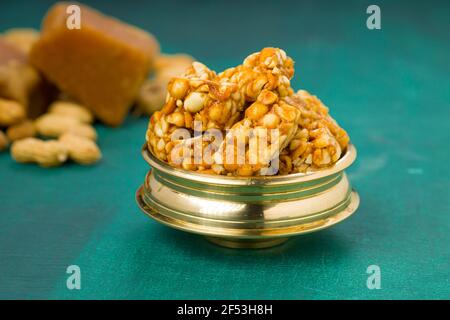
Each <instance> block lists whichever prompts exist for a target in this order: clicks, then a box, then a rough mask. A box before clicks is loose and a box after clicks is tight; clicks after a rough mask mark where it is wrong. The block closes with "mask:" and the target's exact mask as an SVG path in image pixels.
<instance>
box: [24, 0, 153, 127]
mask: <svg viewBox="0 0 450 320" xmlns="http://www.w3.org/2000/svg"><path fill="white" fill-rule="evenodd" d="M67 6H69V3H58V4H56V5H55V6H53V7H52V8H51V9H50V11H49V12H48V14H47V16H46V17H45V18H44V21H43V24H42V31H41V38H40V39H39V40H38V42H37V43H36V44H35V45H34V46H33V48H32V49H31V52H30V61H31V62H32V63H33V64H34V65H35V66H36V67H37V68H38V69H39V70H41V71H42V72H43V73H44V75H46V76H47V77H48V79H49V80H50V81H52V82H53V83H55V84H56V85H57V86H58V87H59V88H60V89H61V91H64V92H66V93H67V94H69V95H70V96H72V97H73V98H75V99H76V100H78V101H79V102H80V103H82V104H83V105H85V106H86V107H88V108H89V109H91V110H92V112H93V113H94V114H95V116H96V117H97V118H98V119H100V120H101V121H103V122H105V123H106V124H109V125H119V124H121V123H122V121H123V120H124V118H125V116H126V114H127V113H128V111H129V108H130V107H131V105H132V103H133V102H134V100H135V98H136V95H137V93H138V91H139V88H140V87H141V85H142V83H143V82H144V80H145V79H146V77H147V74H148V72H149V71H150V68H151V66H152V63H153V59H154V57H155V55H156V54H157V53H158V52H159V46H158V43H157V41H156V40H155V38H154V37H153V36H152V35H150V34H148V33H146V32H144V31H143V30H140V29H138V28H136V27H133V26H130V25H128V24H125V23H123V22H120V21H119V20H116V19H114V18H111V17H107V16H105V15H103V14H101V13H99V12H97V11H95V10H93V9H91V8H89V7H87V6H83V5H80V8H81V29H69V28H68V27H67V25H66V19H67V17H68V14H67V13H66V9H67Z"/></svg>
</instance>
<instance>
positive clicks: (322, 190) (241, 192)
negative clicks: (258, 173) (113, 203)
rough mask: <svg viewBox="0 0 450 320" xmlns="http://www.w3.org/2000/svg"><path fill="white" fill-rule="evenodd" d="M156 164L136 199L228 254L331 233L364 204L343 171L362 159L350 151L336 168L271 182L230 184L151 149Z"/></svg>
mask: <svg viewBox="0 0 450 320" xmlns="http://www.w3.org/2000/svg"><path fill="white" fill-rule="evenodd" d="M142 155H143V156H144V159H145V160H146V161H147V162H148V163H149V164H150V166H151V169H150V170H149V172H148V173H147V176H146V178H145V181H144V184H143V185H142V186H141V187H140V188H139V189H138V190H137V192H136V200H137V203H138V205H139V207H140V208H141V209H142V211H143V212H144V213H145V214H147V215H148V216H150V217H151V218H153V219H155V220H157V221H159V222H161V223H163V224H166V225H168V226H170V227H173V228H176V229H180V230H183V231H187V232H192V233H197V234H201V235H204V236H206V238H207V239H208V240H209V241H211V242H213V243H215V244H219V245H222V246H225V247H231V248H267V247H271V246H274V245H278V244H280V243H283V242H284V241H286V240H287V239H288V238H289V237H291V236H294V235H299V234H303V233H308V232H314V231H318V230H321V229H324V228H328V227H330V226H332V225H334V224H336V223H338V222H340V221H342V220H344V219H345V218H347V217H349V216H350V215H351V214H352V213H353V212H355V210H356V209H357V208H358V205H359V196H358V193H357V192H356V191H354V190H352V188H351V186H350V182H349V180H348V179H347V175H346V174H345V172H344V169H346V168H347V167H348V166H350V165H351V164H352V163H353V161H354V160H355V159H356V149H355V147H354V146H353V145H349V147H348V150H347V151H346V153H345V155H344V156H343V157H342V158H341V159H340V160H339V161H338V162H337V163H336V164H335V165H334V166H333V167H331V168H328V169H324V170H318V171H314V172H308V173H297V174H291V175H284V176H271V177H270V176H264V177H251V178H243V177H228V176H220V175H208V174H200V173H195V172H191V171H187V170H182V169H177V168H174V167H171V166H169V165H168V164H167V163H165V162H163V161H161V160H159V159H157V158H156V157H155V156H154V155H153V154H152V153H151V152H150V151H149V150H148V149H147V146H146V145H144V146H143V148H142Z"/></svg>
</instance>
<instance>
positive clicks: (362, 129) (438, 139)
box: [0, 1, 450, 299]
mask: <svg viewBox="0 0 450 320" xmlns="http://www.w3.org/2000/svg"><path fill="white" fill-rule="evenodd" d="M371 2H372V1H370V2H369V1H351V2H350V1H345V2H344V1H329V2H322V1H320V2H316V1H307V2H304V1H297V2H294V1H292V2H286V1H284V2H276V3H275V2H273V3H272V2H266V1H245V2H237V1H236V2H235V1H229V2H225V1H223V2H217V1H184V2H181V1H180V2H173V1H165V2H148V1H89V2H87V3H89V4H91V5H92V6H94V7H96V8H98V9H100V10H102V11H104V12H105V13H108V14H112V15H114V16H116V17H119V18H121V19H123V20H125V21H128V22H130V23H133V24H136V25H138V26H140V27H142V28H145V29H146V30H149V31H151V32H153V33H154V34H155V35H156V36H157V37H158V39H159V40H160V42H161V44H162V49H163V50H164V51H165V52H168V53H175V52H187V53H189V54H192V55H193V56H195V57H196V58H197V59H199V60H200V61H202V62H204V63H206V64H207V65H208V66H210V67H211V68H213V69H216V70H221V69H224V68H225V67H228V66H232V65H236V64H239V63H240V62H241V61H242V59H243V58H244V57H245V56H246V55H248V54H249V53H251V52H254V51H257V50H259V49H260V48H262V47H264V46H278V47H281V48H284V49H285V50H286V52H287V53H288V54H289V55H290V56H291V57H292V58H294V60H295V61H296V76H295V79H294V81H293V86H294V87H295V88H305V89H307V90H310V91H311V92H313V93H315V94H318V95H319V96H320V97H321V98H322V100H323V101H324V102H325V103H326V104H327V105H328V106H329V107H330V108H331V112H332V115H333V116H334V117H335V118H336V119H337V120H338V121H339V123H340V124H341V125H342V126H343V127H344V128H345V129H347V130H348V132H349V134H350V136H351V138H352V141H353V143H354V144H355V145H356V146H357V148H358V152H359V154H358V160H357V162H356V163H355V164H354V165H353V166H352V168H350V169H349V170H348V173H349V176H350V179H351V181H352V183H353V185H354V187H355V188H356V189H357V190H358V192H359V194H360V197H361V205H360V208H359V210H358V211H357V213H356V214H355V215H354V216H352V217H351V218H350V219H349V220H347V221H345V222H343V223H342V224H339V225H337V226H335V227H333V228H331V229H328V230H324V231H321V232H319V233H315V234H310V235H305V236H301V237H298V238H296V239H295V240H293V241H290V242H288V243H287V244H286V245H284V246H280V247H276V248H273V249H269V250H259V251H245V250H244V251H240V250H230V249H223V248H219V247H216V246H214V245H212V244H209V243H208V242H206V241H205V240H203V239H202V238H201V237H198V236H195V235H190V234H185V233H182V232H178V231H175V230H171V229H169V228H167V227H164V226H161V225H159V224H157V223H156V222H154V221H152V220H150V219H148V218H147V217H146V216H144V215H143V214H142V213H141V212H140V211H139V209H138V208H137V205H136V203H135V201H134V193H135V190H136V189H137V187H138V186H139V185H140V184H141V183H142V181H143V179H144V175H145V173H146V171H147V170H148V167H147V165H146V163H145V162H144V160H143V159H142V158H141V156H140V147H141V145H142V143H143V141H144V133H145V130H146V125H147V119H144V118H141V119H136V118H133V117H131V116H130V117H129V119H128V120H127V121H126V123H125V125H124V126H123V127H120V128H117V129H112V128H107V127H104V126H102V125H98V126H97V128H98V131H99V136H100V138H99V143H100V146H101V149H102V151H103V154H104V158H103V160H102V162H101V163H99V164H98V165H96V166H93V167H82V166H78V165H74V164H68V165H65V166H64V167H61V168H55V169H51V170H48V169H47V170H46V169H41V168H39V167H37V166H33V165H20V164H16V163H14V162H13V161H12V160H11V158H10V155H9V153H8V152H3V153H1V154H0V298H7V299H17V298H26V299H47V298H50V299H59V298H63V299H118V298H126V299H136V298H145V299H169V298H173V299H177V298H182V299H191V298H201V299H216V298H222V299H249V298H258V299H259V298H262V299H282V298H284V299H337V298H343V299H381V298H383V299H394V298H399V299H414V298H421V299H422V298H424V299H448V298H449V297H450V295H449V294H450V281H449V279H450V277H449V276H450V272H449V270H450V263H449V262H450V245H449V244H450V216H449V213H450V207H449V197H450V194H449V187H450V180H449V177H450V175H449V174H450V172H449V159H450V152H449V142H450V134H449V129H450V126H449V119H450V113H449V110H450V109H449V107H450V106H449V101H450V58H449V57H450V41H449V34H450V23H449V17H450V5H449V2H445V1H441V2H437V1H422V2H419V1H417V2H412V1H376V2H375V3H376V4H378V5H379V6H380V7H381V10H382V30H374V31H371V30H368V29H367V28H366V18H367V16H368V15H367V14H366V8H367V6H368V5H369V4H372V3H371ZM50 3H51V1H33V2H31V1H14V2H8V3H6V2H4V1H2V2H0V5H1V10H0V30H5V29H7V28H11V27H27V26H29V27H38V26H39V24H40V20H41V17H42V16H43V14H44V13H45V12H46V10H47V8H48V7H49V5H50ZM72 264H76V265H79V266H80V268H81V276H82V278H81V285H82V289H81V290H80V291H76V290H75V291H69V290H68V289H66V278H67V276H68V275H67V274H66V273H65V271H66V268H67V267H68V266H69V265H72ZM372 264H376V265H379V266H380V268H381V275H382V282H381V285H382V289H381V290H368V289H367V287H366V279H367V277H368V275H367V274H366V269H367V267H368V266H369V265H372Z"/></svg>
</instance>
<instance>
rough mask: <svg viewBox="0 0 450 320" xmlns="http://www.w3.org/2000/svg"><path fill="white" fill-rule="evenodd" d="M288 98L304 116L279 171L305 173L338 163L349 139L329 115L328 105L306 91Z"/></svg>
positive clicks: (282, 172) (284, 153)
mask: <svg viewBox="0 0 450 320" xmlns="http://www.w3.org/2000/svg"><path fill="white" fill-rule="evenodd" d="M286 100H287V101H289V102H290V103H291V104H292V105H294V106H296V107H297V108H298V109H299V110H300V113H301V116H300V119H299V122H298V130H297V132H296V133H295V135H294V137H293V139H292V140H291V141H290V143H289V146H288V147H287V148H286V149H285V150H283V151H282V153H281V155H280V160H281V162H282V164H281V165H280V173H281V174H287V173H296V172H305V171H306V170H307V169H309V168H312V169H318V168H324V167H328V166H331V165H333V164H334V163H336V161H338V160H339V158H340V157H341V155H342V153H343V152H344V151H345V150H346V149H347V146H348V143H349V141H350V138H349V137H348V135H347V132H345V130H344V129H342V128H341V127H339V125H338V124H337V123H336V121H335V120H334V119H333V118H332V117H331V116H330V115H329V113H328V108H327V107H326V106H325V105H324V104H323V103H322V102H321V101H320V100H319V99H318V98H317V97H316V96H313V95H311V94H310V93H308V92H307V91H305V90H299V91H298V92H297V93H296V94H294V95H292V96H290V97H288V98H286Z"/></svg>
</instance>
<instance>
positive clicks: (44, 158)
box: [11, 138, 68, 167]
mask: <svg viewBox="0 0 450 320" xmlns="http://www.w3.org/2000/svg"><path fill="white" fill-rule="evenodd" d="M11 156H12V157H13V159H14V160H16V161H17V162H21V163H29V162H34V163H37V164H39V165H40V166H42V167H55V166H59V165H61V164H62V163H64V162H65V161H66V160H67V156H68V151H67V149H66V147H65V146H64V145H63V144H62V143H60V142H58V141H57V140H49V141H44V140H39V139H36V138H25V139H22V140H18V141H15V142H14V143H13V144H12V146H11Z"/></svg>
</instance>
